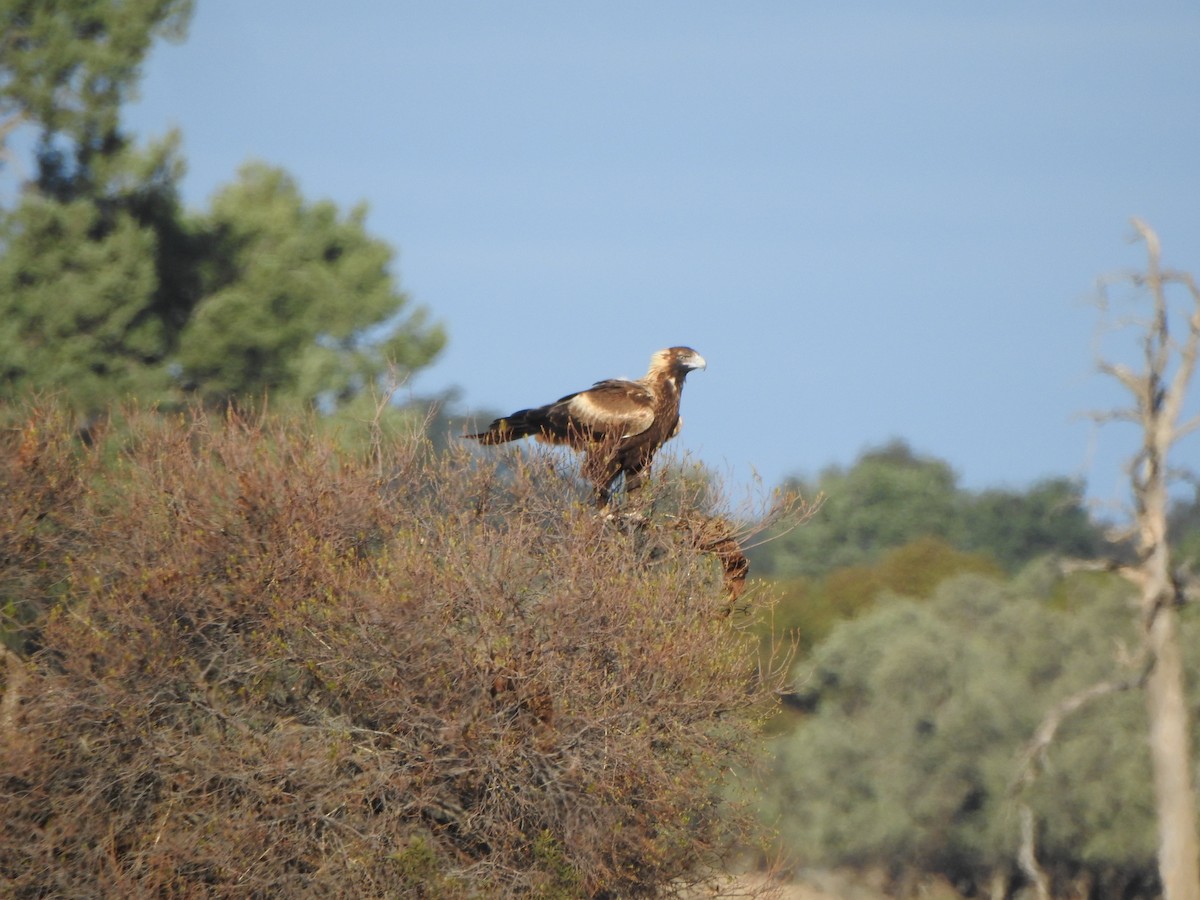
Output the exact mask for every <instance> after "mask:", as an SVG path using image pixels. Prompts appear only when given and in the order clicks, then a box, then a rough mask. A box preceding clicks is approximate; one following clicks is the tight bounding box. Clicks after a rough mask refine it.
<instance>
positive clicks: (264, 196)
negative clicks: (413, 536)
mask: <svg viewBox="0 0 1200 900" xmlns="http://www.w3.org/2000/svg"><path fill="white" fill-rule="evenodd" d="M365 219H366V207H365V206H359V207H357V208H356V209H354V210H353V211H352V212H351V213H350V214H349V216H346V217H342V216H339V214H338V211H337V208H336V207H335V206H334V205H333V204H332V203H329V202H321V203H315V204H310V203H306V202H305V201H304V199H303V198H302V197H301V195H300V192H299V189H298V188H297V186H296V183H295V182H294V181H293V180H292V179H291V178H289V177H288V176H287V175H286V173H284V172H283V171H282V170H279V169H275V168H271V167H269V166H265V165H262V164H252V165H248V166H246V167H244V168H243V169H242V171H241V173H240V175H239V178H238V181H237V182H236V183H235V184H233V185H231V186H230V187H228V188H226V189H225V190H223V191H221V192H220V193H219V194H218V195H217V196H216V198H215V199H214V200H213V206H212V210H211V212H210V213H209V215H208V216H207V217H206V219H205V220H204V223H203V227H204V229H205V230H206V231H207V232H208V233H209V234H210V235H211V236H212V238H211V239H212V246H211V247H210V251H209V254H210V255H209V257H208V258H207V259H206V260H205V261H204V263H203V268H204V273H205V274H204V279H203V281H204V287H203V290H204V296H203V298H202V299H201V301H200V303H199V305H198V306H197V308H196V311H195V314H194V315H193V316H192V318H191V320H190V321H189V322H188V324H187V326H186V327H185V328H184V331H183V334H182V338H181V346H180V350H179V354H178V357H177V360H178V363H179V366H180V369H181V377H182V378H183V380H184V381H185V383H189V384H194V385H195V386H196V390H197V392H198V393H199V395H200V397H201V398H202V399H203V400H204V401H205V402H207V403H210V404H217V405H220V404H223V403H225V402H227V401H230V400H233V399H235V398H238V397H246V396H253V395H254V394H255V393H261V392H263V391H267V392H269V393H270V394H271V396H272V398H273V399H275V400H279V401H283V402H296V403H299V404H302V405H311V404H314V403H316V402H318V401H321V402H323V403H324V404H326V405H329V406H337V405H340V404H343V403H346V402H348V401H349V400H351V399H352V398H353V397H354V396H356V395H357V394H359V393H360V392H362V391H363V389H364V388H367V387H369V386H372V385H374V384H376V383H377V382H378V380H379V378H380V377H381V376H382V375H383V374H384V373H385V372H386V371H387V368H388V365H389V363H393V364H395V365H396V366H397V368H398V374H399V376H400V377H403V376H405V375H407V374H408V373H410V372H411V371H413V370H415V369H417V368H420V367H421V366H424V365H426V364H428V363H429V361H430V360H431V359H432V358H433V357H434V356H435V355H436V354H437V353H438V351H439V350H440V349H441V348H442V345H443V343H444V342H445V338H444V335H443V333H442V331H441V329H440V328H437V327H433V328H428V327H427V326H426V325H425V323H424V313H423V312H422V311H417V312H416V313H415V314H412V315H410V316H408V317H407V318H402V316H401V313H402V311H403V309H404V307H405V306H406V305H407V303H408V298H407V297H406V296H405V295H404V294H402V293H400V292H399V291H397V290H396V286H395V283H394V281H393V279H392V276H391V274H390V273H389V271H388V266H389V265H390V263H391V259H392V255H393V254H392V251H391V249H390V248H389V247H388V246H387V245H386V244H384V243H383V242H382V241H378V240H375V239H372V238H370V237H368V236H367V234H366V230H365Z"/></svg>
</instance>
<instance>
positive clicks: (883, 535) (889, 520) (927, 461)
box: [753, 441, 956, 578]
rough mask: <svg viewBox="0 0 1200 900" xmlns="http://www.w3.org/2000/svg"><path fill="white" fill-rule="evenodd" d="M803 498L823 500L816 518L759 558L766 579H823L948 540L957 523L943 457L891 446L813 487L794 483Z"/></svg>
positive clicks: (831, 472) (758, 566) (951, 485)
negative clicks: (929, 541)
mask: <svg viewBox="0 0 1200 900" xmlns="http://www.w3.org/2000/svg"><path fill="white" fill-rule="evenodd" d="M790 487H791V488H792V489H795V490H797V491H798V492H799V493H800V494H801V495H802V496H804V497H815V496H817V495H818V494H822V495H824V498H825V502H824V504H823V505H822V507H821V509H820V510H819V512H818V513H817V515H816V516H815V517H814V518H813V520H812V521H811V522H810V523H808V524H807V525H806V526H805V527H804V528H798V529H795V530H794V531H792V532H790V533H788V534H786V535H783V536H782V537H780V538H779V539H777V540H774V541H771V542H769V543H766V544H764V545H763V547H762V548H761V550H760V551H759V552H758V553H756V554H755V556H754V558H753V559H754V563H755V570H756V571H757V572H758V573H760V574H762V575H766V576H769V577H776V578H791V577H796V576H800V575H806V576H819V575H822V574H825V573H827V572H830V571H832V570H833V569H837V568H841V567H843V566H851V565H859V564H862V563H867V562H870V561H871V560H872V559H873V558H874V557H876V556H878V554H879V552H880V551H882V550H883V549H886V548H888V547H897V546H900V545H901V544H905V543H908V542H909V541H911V540H913V539H914V538H918V537H923V536H927V535H929V536H934V537H948V536H949V535H950V533H951V531H952V530H953V526H954V520H955V490H956V488H955V476H954V473H953V471H952V470H951V469H950V467H949V466H948V465H947V464H946V463H944V462H941V461H940V460H935V459H932V458H926V457H919V456H916V455H915V454H914V453H913V452H912V450H910V449H909V447H908V446H907V445H906V444H904V443H902V442H898V441H897V442H893V443H891V444H888V445H887V446H885V447H882V448H880V449H878V450H872V451H869V452H867V453H865V454H863V456H862V457H860V458H859V460H858V461H857V462H856V463H855V465H854V466H852V467H851V468H850V469H848V470H842V469H840V468H836V467H835V468H830V469H827V470H826V471H824V472H822V473H821V477H820V479H818V481H817V482H816V483H815V484H806V483H804V482H797V483H793V484H791V485H790Z"/></svg>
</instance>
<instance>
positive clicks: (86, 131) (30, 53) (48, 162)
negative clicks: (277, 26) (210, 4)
mask: <svg viewBox="0 0 1200 900" xmlns="http://www.w3.org/2000/svg"><path fill="white" fill-rule="evenodd" d="M191 11H192V2H191V0H121V2H113V0H0V117H3V118H4V119H6V120H9V121H12V120H15V119H23V120H26V121H29V122H32V123H35V124H36V125H37V126H38V127H39V128H40V130H41V134H42V144H41V149H40V151H39V157H40V160H41V164H42V172H43V179H45V178H46V176H48V175H50V174H51V173H53V174H54V176H55V179H56V180H57V181H58V182H59V187H60V188H61V187H63V186H65V185H66V184H70V183H72V182H73V181H75V180H77V179H78V180H81V181H82V182H84V183H86V182H87V181H88V176H89V169H90V166H91V163H92V161H93V160H94V159H96V158H97V157H102V156H108V155H111V153H112V152H113V151H114V150H115V149H117V148H118V147H119V146H120V145H121V143H122V138H121V136H120V133H119V120H120V115H119V114H120V107H121V104H122V103H123V102H124V101H125V100H127V99H128V98H129V97H130V94H131V93H132V92H133V91H134V89H135V88H136V85H137V81H138V77H139V75H140V66H141V62H142V59H143V58H144V57H145V55H146V53H147V51H148V50H149V48H150V45H151V42H152V41H153V40H154V39H155V38H156V37H160V36H161V37H168V38H174V39H182V37H183V35H184V33H185V32H186V29H187V22H188V19H189V18H190V16H191ZM58 135H62V136H63V137H65V138H66V139H67V140H68V141H69V149H70V155H71V156H72V159H71V160H66V159H64V153H63V150H62V149H61V147H60V146H59V145H56V143H55V141H54V139H55V137H56V136H58ZM47 183H48V182H46V181H45V180H44V181H43V186H46V185H47Z"/></svg>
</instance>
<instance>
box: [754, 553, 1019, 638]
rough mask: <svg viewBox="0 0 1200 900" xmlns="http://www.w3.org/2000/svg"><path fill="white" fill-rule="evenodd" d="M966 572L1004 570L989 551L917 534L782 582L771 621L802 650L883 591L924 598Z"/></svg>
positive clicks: (775, 629)
mask: <svg viewBox="0 0 1200 900" xmlns="http://www.w3.org/2000/svg"><path fill="white" fill-rule="evenodd" d="M967 572H971V573H975V574H979V575H987V576H992V577H1000V576H1001V574H1002V572H1001V570H1000V567H999V566H997V565H996V563H995V562H993V561H992V559H991V558H990V557H988V556H985V555H983V554H978V553H964V552H963V551H961V550H956V549H954V548H953V547H951V546H950V545H949V544H947V543H946V542H945V541H944V540H941V539H940V538H935V537H922V538H917V539H916V540H914V541H912V542H911V543H909V544H904V545H903V546H900V547H896V548H894V549H892V550H888V551H887V552H886V553H884V554H883V556H882V557H880V558H879V559H878V560H877V561H876V562H874V563H871V564H863V565H857V566H847V567H846V568H843V569H837V570H835V571H833V572H830V573H829V574H828V575H826V576H824V577H823V578H803V577H801V578H793V579H789V580H787V581H782V582H779V584H778V585H777V588H778V590H779V594H780V599H779V603H778V605H777V606H776V607H775V615H774V618H773V621H772V622H771V623H770V627H771V629H772V631H773V632H774V634H775V635H776V637H790V638H794V640H795V641H796V646H797V648H798V650H799V651H800V655H801V656H803V654H804V653H806V652H807V651H808V650H810V649H811V648H812V647H813V646H814V645H816V644H817V643H819V642H820V641H822V640H823V639H824V638H825V637H826V635H828V634H829V632H830V630H831V629H832V628H833V627H834V626H835V625H836V624H837V623H838V622H840V621H841V620H842V619H848V618H853V617H855V616H858V615H861V614H862V613H863V612H865V611H867V610H869V609H871V608H872V607H873V606H874V604H875V601H876V600H877V599H878V598H879V597H880V596H882V595H884V594H902V595H905V596H908V597H913V598H926V597H929V596H931V595H932V594H933V591H934V589H935V588H936V587H937V586H938V585H939V584H940V583H941V582H942V581H944V580H945V579H947V578H949V577H951V576H952V575H958V574H963V573H967Z"/></svg>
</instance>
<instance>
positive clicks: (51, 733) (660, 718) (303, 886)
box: [0, 407, 778, 898]
mask: <svg viewBox="0 0 1200 900" xmlns="http://www.w3.org/2000/svg"><path fill="white" fill-rule="evenodd" d="M9 418H12V419H15V420H17V421H19V422H20V424H19V425H18V426H17V427H14V428H12V429H5V430H0V591H3V597H4V599H5V600H7V601H11V602H8V603H0V609H10V610H11V609H13V608H15V607H19V608H20V615H19V617H17V618H11V617H8V618H7V621H5V622H4V627H5V629H6V631H7V633H8V634H9V635H10V636H14V637H20V638H21V640H20V641H14V642H13V643H14V644H15V645H17V646H19V647H20V648H21V649H22V651H23V653H22V656H21V657H17V656H16V655H8V657H7V659H6V660H5V663H6V667H5V669H4V671H3V672H0V675H2V676H5V677H6V680H5V681H3V682H0V684H2V688H3V692H4V693H3V697H2V698H0V719H3V724H4V727H5V737H6V740H5V741H3V742H0V809H2V810H3V812H4V815H3V816H2V817H0V885H2V886H3V891H0V892H3V893H6V894H12V895H14V896H41V895H47V894H54V895H63V896H83V895H96V894H103V895H106V896H149V895H155V896H158V895H164V896H191V895H200V894H204V895H229V894H237V895H253V896H296V895H298V894H304V895H322V896H324V895H328V896H334V895H337V896H389V897H394V896H421V895H425V896H449V897H468V896H470V897H475V896H488V895H494V896H542V897H547V898H549V897H564V896H581V895H582V896H621V897H639V896H655V895H658V894H660V893H661V892H662V891H663V890H665V889H666V888H667V887H668V886H671V887H672V888H679V887H680V886H681V885H683V884H686V883H689V882H696V881H703V880H704V879H705V878H706V877H707V876H709V875H710V874H711V873H713V872H714V871H715V870H717V869H718V867H720V866H721V865H722V862H723V860H724V858H725V855H726V854H727V853H728V852H729V850H730V848H731V846H733V844H734V842H735V841H739V840H741V839H743V838H744V837H746V836H747V835H748V834H751V836H752V832H753V831H754V829H753V827H752V826H751V822H750V820H749V819H748V817H747V815H746V814H743V815H739V814H738V812H737V810H736V809H730V806H729V804H728V803H727V802H726V801H725V799H724V798H725V796H726V791H727V787H728V779H729V778H730V777H731V776H730V775H729V773H730V772H734V771H746V769H747V768H748V767H749V765H750V763H751V760H752V758H753V756H754V755H755V754H756V753H757V752H758V751H759V750H760V749H761V748H760V747H759V746H758V739H757V738H756V733H757V731H758V727H757V726H758V725H759V724H760V723H761V721H762V720H763V718H764V717H765V716H766V714H767V713H768V711H769V710H770V709H771V708H772V707H773V704H774V691H775V689H776V688H777V686H778V685H777V684H772V683H770V682H769V680H768V679H765V678H763V677H762V676H761V675H760V674H759V672H758V660H757V642H756V641H755V640H754V638H753V637H752V636H751V635H749V634H747V633H746V632H745V631H743V630H742V629H741V628H740V627H739V626H738V625H737V624H736V623H735V622H734V621H732V619H733V617H730V616H728V615H726V611H727V598H726V597H725V594H724V591H723V587H722V582H721V576H720V573H719V572H718V571H716V570H715V567H714V566H713V565H712V561H711V559H710V558H709V554H706V553H703V552H699V551H697V549H696V546H695V544H694V542H692V541H689V540H688V536H687V535H686V534H682V533H680V531H679V529H677V528H674V527H672V526H670V524H669V523H660V527H657V528H656V527H653V522H649V521H648V522H647V523H646V525H645V527H641V528H626V527H622V526H621V524H620V523H618V522H614V521H612V520H610V519H607V518H605V517H604V516H602V515H598V514H597V513H596V511H595V510H594V509H593V508H592V507H591V506H590V505H585V504H580V503H577V502H574V501H575V498H576V491H575V485H574V483H573V481H571V479H570V478H569V477H568V476H566V475H564V474H560V472H559V471H558V468H559V467H557V466H556V465H555V464H554V458H553V457H551V456H546V455H542V456H539V455H537V454H511V455H509V456H508V457H507V459H506V461H507V463H508V465H507V466H506V467H504V468H501V467H500V466H499V465H498V464H497V460H495V459H493V458H491V457H488V458H485V459H483V460H480V459H478V458H477V457H476V456H473V455H471V454H470V453H468V452H467V451H466V450H460V451H459V452H456V453H447V454H442V455H440V456H439V455H434V454H432V453H430V452H429V450H428V448H427V446H426V445H425V444H424V443H423V442H422V439H421V438H420V437H419V436H417V437H414V438H413V439H412V440H410V441H407V442H376V441H370V440H366V441H360V442H353V441H349V442H346V444H347V445H356V444H357V445H359V446H362V447H364V449H363V450H362V451H361V452H358V451H355V452H352V451H345V450H339V449H338V447H337V445H335V444H334V443H333V442H332V440H331V439H330V438H329V437H328V435H327V434H325V433H324V430H323V429H320V428H315V427H314V426H313V423H312V421H311V420H305V419H303V418H300V417H293V418H292V419H289V420H284V421H276V420H274V419H267V418H262V419H259V420H255V421H246V420H244V419H242V418H239V417H238V416H237V415H236V414H234V413H229V414H227V415H226V416H224V417H221V416H215V415H211V414H207V413H205V412H203V411H202V410H199V409H197V410H192V411H189V412H188V413H187V414H180V415H175V416H164V415H152V414H137V413H132V414H130V418H129V420H128V422H127V423H126V427H123V428H104V427H98V428H97V429H96V430H95V432H94V433H93V435H92V438H91V444H90V445H89V446H86V447H85V446H80V445H79V444H78V442H77V441H76V440H75V439H74V437H73V429H72V428H71V426H70V416H68V415H67V414H65V413H64V412H63V411H61V410H58V409H55V408H53V407H50V408H44V409H40V410H35V411H33V412H27V413H26V414H25V415H23V416H15V415H12V414H11V413H10V415H9ZM367 448H369V449H367ZM14 672H16V673H19V677H18V676H17V675H14V674H13V673H14ZM726 813H728V815H726ZM747 829H749V832H748V831H747Z"/></svg>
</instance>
